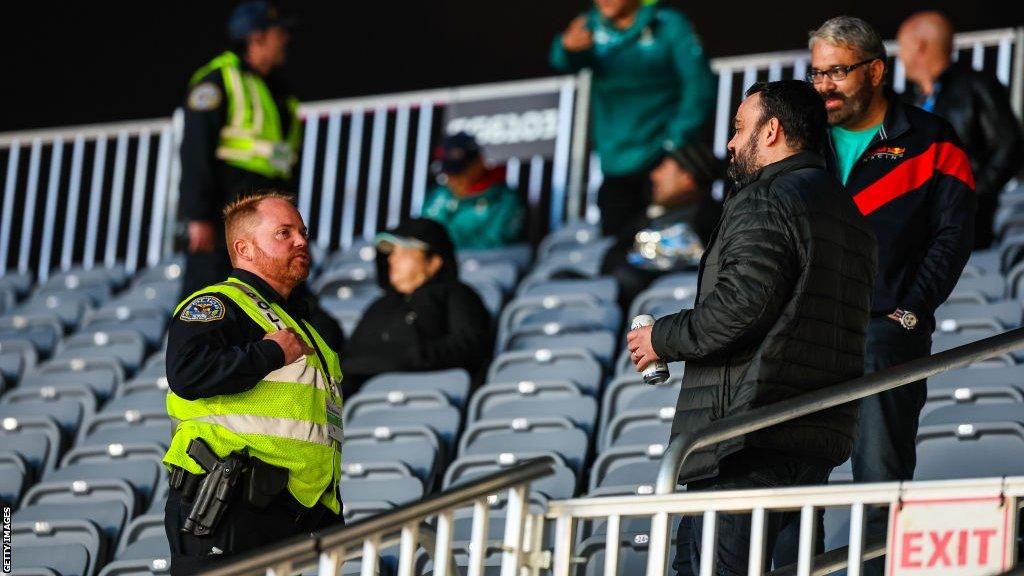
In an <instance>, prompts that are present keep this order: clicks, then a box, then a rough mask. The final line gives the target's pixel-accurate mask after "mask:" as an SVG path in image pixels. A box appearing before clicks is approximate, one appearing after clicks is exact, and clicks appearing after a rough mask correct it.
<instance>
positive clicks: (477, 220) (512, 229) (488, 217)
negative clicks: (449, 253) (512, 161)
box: [423, 168, 524, 250]
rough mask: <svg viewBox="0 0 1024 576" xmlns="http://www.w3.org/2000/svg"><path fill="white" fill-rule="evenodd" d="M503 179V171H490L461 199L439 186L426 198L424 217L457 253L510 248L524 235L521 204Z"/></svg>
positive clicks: (445, 187)
mask: <svg viewBox="0 0 1024 576" xmlns="http://www.w3.org/2000/svg"><path fill="white" fill-rule="evenodd" d="M504 178H505V171H504V170H503V169H495V168H492V169H490V170H488V171H487V172H486V173H485V174H484V176H483V178H481V179H480V181H479V182H477V183H476V184H475V185H474V186H473V190H472V191H471V194H470V195H469V196H465V197H461V198H460V197H458V196H456V195H455V194H454V193H453V192H452V191H451V189H449V188H448V187H447V186H444V185H440V184H439V185H437V186H436V187H435V188H434V189H433V190H431V191H430V193H429V194H428V195H427V199H426V202H425V203H424V204H423V217H424V218H430V219H431V220H435V221H437V222H440V223H441V224H443V225H444V227H445V229H447V230H448V235H449V236H451V238H452V243H454V244H455V247H456V248H457V249H459V250H467V249H484V248H500V247H502V246H506V245H508V244H512V243H514V242H516V241H518V240H520V239H521V238H522V235H523V216H524V214H523V204H522V202H521V201H520V200H519V196H518V195H517V194H516V193H515V191H513V190H512V189H510V188H509V187H508V186H506V185H505V181H504Z"/></svg>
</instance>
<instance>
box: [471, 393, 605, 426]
mask: <svg viewBox="0 0 1024 576" xmlns="http://www.w3.org/2000/svg"><path fill="white" fill-rule="evenodd" d="M545 416H563V417H565V418H568V419H569V420H571V421H572V422H573V423H574V424H576V425H577V426H578V427H579V428H580V429H582V430H583V431H584V432H586V433H587V434H588V435H589V434H591V433H592V432H593V431H594V423H595V421H596V420H597V402H596V401H595V400H594V398H592V397H590V396H585V395H583V394H582V393H581V392H580V390H579V388H578V387H577V386H576V385H575V384H573V383H571V382H565V381H563V382H558V381H546V382H545V381H541V382H518V383H510V384H500V383H488V384H487V385H486V386H484V387H482V388H480V389H479V390H477V392H476V393H475V394H474V395H473V400H472V401H471V402H470V404H469V417H468V418H469V419H468V422H469V423H473V422H476V421H478V420H501V419H505V420H508V419H512V418H520V417H522V418H538V417H545Z"/></svg>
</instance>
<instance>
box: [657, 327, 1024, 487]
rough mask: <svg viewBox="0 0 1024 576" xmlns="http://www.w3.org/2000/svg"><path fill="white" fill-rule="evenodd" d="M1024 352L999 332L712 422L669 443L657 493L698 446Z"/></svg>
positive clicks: (1017, 336) (1023, 336)
mask: <svg viewBox="0 0 1024 576" xmlns="http://www.w3.org/2000/svg"><path fill="white" fill-rule="evenodd" d="M1020 348H1024V328H1015V329H1013V330H1009V331H1007V332H1004V333H1002V334H997V335H995V336H991V337H989V338H984V339H982V340H978V341H976V342H971V343H969V344H965V345H963V346H958V347H956V348H952V349H950V350H946V351H945V352H939V353H938V354H934V355H932V356H927V357H924V358H918V359H916V360H911V361H910V362H905V363H903V364H900V365H898V366H892V367H890V368H887V369H885V370H881V371H879V372H874V373H872V374H868V375H866V376H862V377H860V378H857V379H855V380H852V381H849V382H844V383H842V384H836V385H834V386H829V387H827V388H822V389H820V390H815V391H813V392H809V393H807V394H802V395H800V396H797V397H795V398H790V399H788V400H783V401H782V402H776V403H774V404H770V405H768V406H762V407H760V408H755V409H753V410H750V411H749V412H744V413H742V414H736V415H735V416H728V417H726V418H722V419H721V420H716V421H715V422H713V423H712V424H711V425H709V426H706V427H704V428H701V429H700V430H697V431H696V432H694V433H692V434H680V435H678V436H676V437H675V438H673V439H672V441H671V442H670V443H669V446H668V448H667V449H666V450H665V454H664V456H662V459H661V464H660V466H659V467H658V481H657V484H656V486H655V493H656V494H671V493H673V492H675V489H676V481H677V479H678V477H679V473H680V471H681V470H682V468H683V465H684V464H685V463H686V459H687V458H688V457H689V456H690V455H691V454H693V453H694V452H696V451H697V450H700V449H701V448H706V447H708V446H711V445H713V444H718V443H719V442H722V441H724V440H730V439H732V438H737V437H739V436H743V435H744V434H749V433H751V432H756V431H758V430H763V429H765V428H768V427H771V426H775V425H776V424H781V423H783V422H788V421H790V420H794V419H796V418H799V417H801V416H806V415H808V414H812V413H814V412H819V411H821V410H827V409H829V408H834V407H836V406H839V405H842V404H846V403H847V402H852V401H854V400H860V399H861V398H865V397H867V396H871V395H872V394H878V393H879V392H885V391H886V390H892V389H893V388H898V387H900V386H904V385H906V384H910V383H911V382H916V381H918V380H923V379H925V378H928V377H930V376H934V375H936V374H939V373H942V372H947V371H949V370H954V369H956V368H963V367H965V366H968V365H970V364H973V363H974V362H978V361H981V360H984V359H986V358H991V357H992V356H996V355H999V354H1004V353H1007V352H1012V351H1014V350H1018V349H1020Z"/></svg>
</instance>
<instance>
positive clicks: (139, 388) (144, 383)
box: [117, 375, 170, 396]
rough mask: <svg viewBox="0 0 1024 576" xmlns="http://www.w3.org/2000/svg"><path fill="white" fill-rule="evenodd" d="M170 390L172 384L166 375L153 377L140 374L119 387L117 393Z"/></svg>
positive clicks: (127, 393) (122, 394) (123, 394)
mask: <svg viewBox="0 0 1024 576" xmlns="http://www.w3.org/2000/svg"><path fill="white" fill-rule="evenodd" d="M168 390H170V384H169V383H168V382H167V377H166V376H156V377H153V376H141V375H138V376H136V377H135V378H132V379H131V380H129V381H128V382H125V383H124V384H123V385H122V386H121V387H119V388H118V389H117V395H118V396H129V395H132V394H139V393H143V392H152V391H160V392H163V393H164V394H167V391H168Z"/></svg>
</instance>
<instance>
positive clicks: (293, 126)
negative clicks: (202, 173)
mask: <svg viewBox="0 0 1024 576" xmlns="http://www.w3.org/2000/svg"><path fill="white" fill-rule="evenodd" d="M214 70H220V71H221V76H222V79H223V82H224V91H225V93H226V94H225V97H226V98H227V103H228V105H227V108H228V110H227V117H228V122H227V124H226V125H225V126H224V127H223V128H222V129H221V133H220V142H219V144H218V146H217V151H216V156H217V158H219V159H221V160H223V161H224V162H225V163H227V164H229V165H232V166H235V167H237V168H241V169H243V170H248V171H250V172H256V173H257V174H262V175H264V176H267V177H268V178H289V177H290V176H291V170H292V165H293V164H294V163H295V160H296V158H297V155H298V147H299V132H300V126H299V119H298V116H297V110H298V104H297V102H296V101H295V100H294V99H293V98H289V99H288V105H287V110H284V111H283V112H284V113H285V114H288V115H289V117H290V118H291V122H290V125H289V129H288V134H287V136H286V135H285V134H283V133H282V131H281V124H282V122H281V113H282V111H280V110H278V107H277V103H276V102H275V101H274V97H273V95H272V94H271V93H270V90H269V89H268V88H267V85H266V83H265V82H264V81H263V78H262V77H260V76H259V75H258V74H254V73H251V72H248V71H246V70H244V69H243V68H242V66H241V61H240V60H239V59H238V56H236V55H235V54H234V53H233V52H225V53H223V54H221V55H220V56H218V57H217V58H214V59H213V60H212V61H211V62H210V63H209V64H207V65H206V66H204V67H203V68H201V69H200V70H199V71H198V72H197V73H196V74H195V75H193V77H192V83H193V84H195V83H196V82H198V81H199V80H200V79H202V78H203V77H205V76H206V75H207V74H209V73H210V72H212V71H214Z"/></svg>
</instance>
